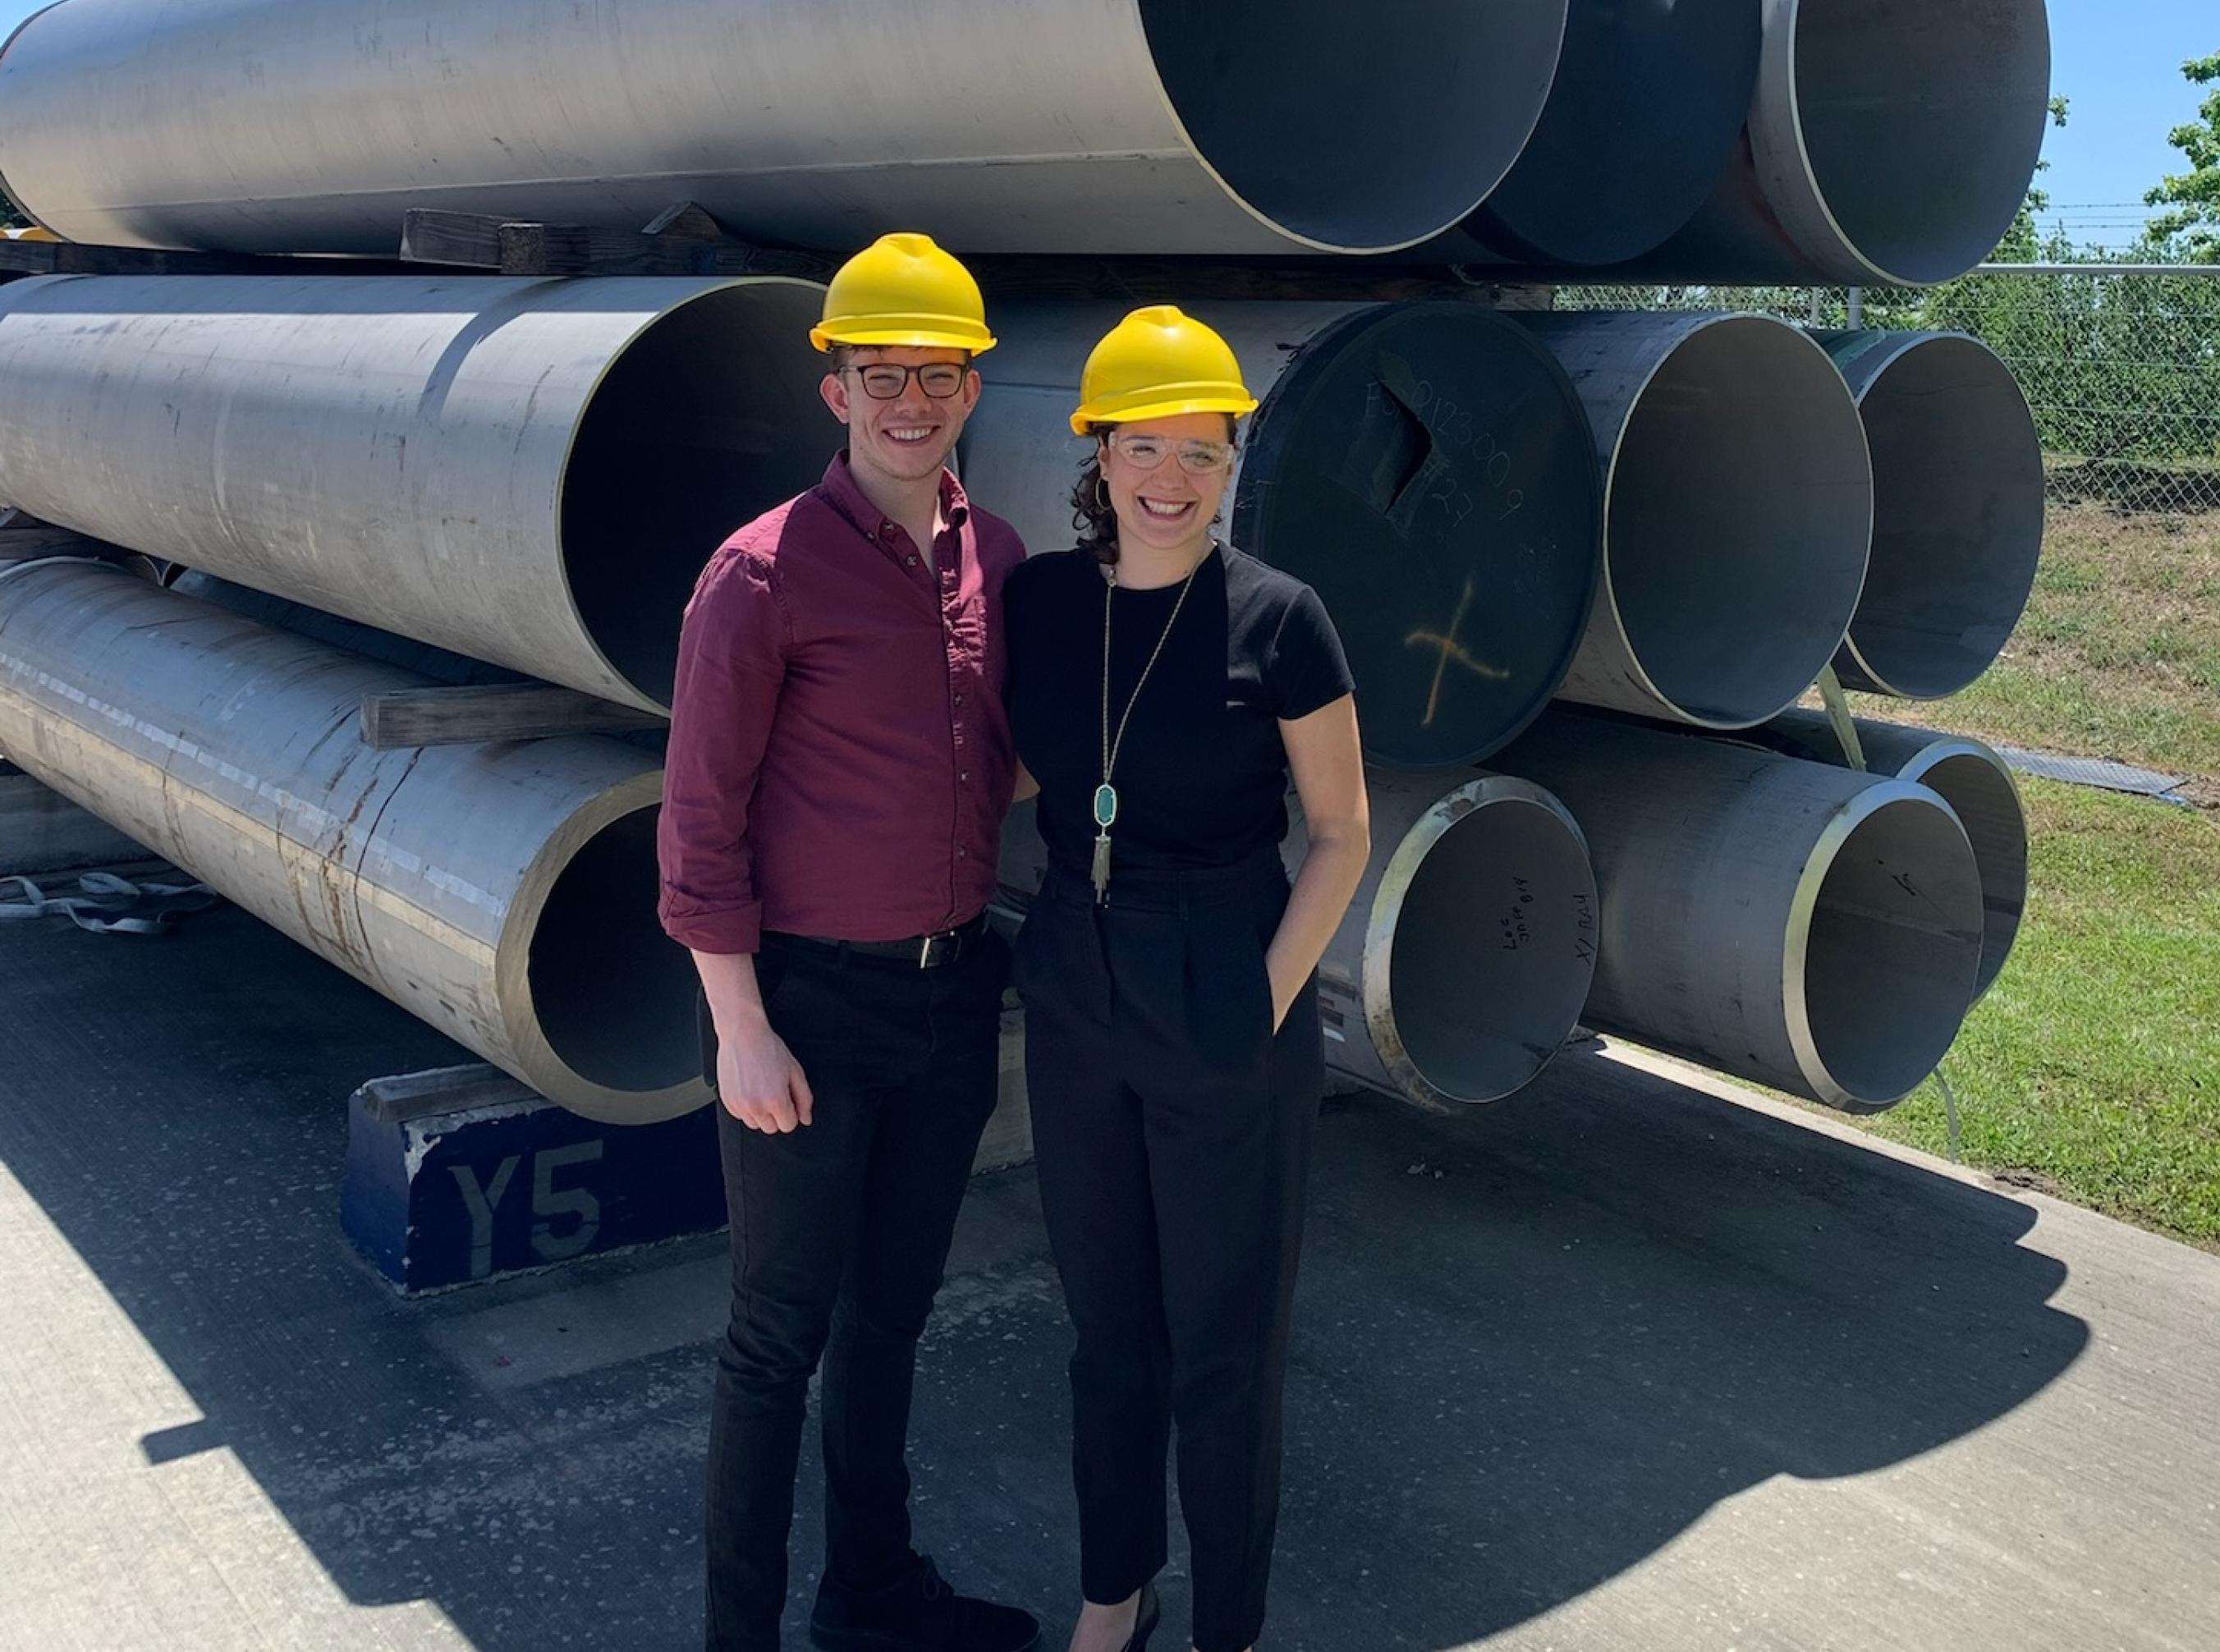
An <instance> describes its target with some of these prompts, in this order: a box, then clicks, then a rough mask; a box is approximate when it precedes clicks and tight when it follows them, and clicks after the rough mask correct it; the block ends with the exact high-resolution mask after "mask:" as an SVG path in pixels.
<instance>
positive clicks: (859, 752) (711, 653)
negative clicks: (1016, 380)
mask: <svg viewBox="0 0 2220 1652" xmlns="http://www.w3.org/2000/svg"><path fill="white" fill-rule="evenodd" d="M941 513H942V515H943V516H944V518H945V520H946V521H947V524H948V526H947V528H946V530H945V532H944V533H941V535H940V537H939V539H938V540H937V541H936V542H935V543H934V545H933V558H932V564H927V562H926V558H925V557H924V556H923V555H922V554H921V553H920V551H919V549H918V547H917V545H915V544H914V542H913V541H912V540H911V539H910V537H909V535H908V533H906V532H905V531H904V530H903V529H902V528H901V527H900V526H899V525H898V524H896V523H895V522H892V521H888V520H887V518H886V517H885V516H884V515H882V514H881V513H880V511H879V509H878V508H877V507H876V506H875V505H873V504H872V503H871V502H870V500H869V499H867V498H866V497H864V491H863V489H860V488H858V487H857V485H856V481H855V477H853V476H852V475H851V473H850V471H849V469H848V460H847V456H846V455H845V454H842V455H841V456H840V457H839V458H835V459H834V460H833V461H832V466H831V468H829V469H828V470H827V471H826V472H825V479H824V481H822V482H820V483H819V484H818V485H817V486H816V487H814V488H812V489H810V490H809V491H808V493H805V494H803V495H801V496H800V497H799V498H796V499H793V500H789V502H787V503H785V504H783V505H782V506H780V507H779V508H777V509H776V510H774V511H771V512H770V513H769V514H766V515H764V516H760V517H758V518H757V519H756V521H753V522H751V523H750V524H749V525H748V526H747V527H744V528H742V529H741V530H740V531H739V533H735V534H734V535H733V537H732V538H731V539H728V540H727V541H726V543H725V545H724V547H723V548H722V549H721V550H720V551H719V552H717V554H716V555H715V556H714V558H711V559H710V563H709V565H708V568H707V569H706V570H704V571H703V573H702V579H701V583H699V584H698V585H697V586H696V587H695V591H694V598H693V601H692V602H689V604H688V605H687V608H686V626H685V631H684V633H683V636H682V639H681V640H680V644H679V651H678V683H677V691H676V693H675V694H674V695H673V696H672V701H671V723H670V758H669V762H668V765H667V767H666V770H665V773H664V800H663V818H662V824H661V826H660V827H659V828H658V850H659V851H660V856H661V859H662V865H663V898H662V903H661V913H662V919H663V926H664V929H665V930H666V931H668V932H669V933H670V936H671V938H673V939H674V940H677V942H679V943H680V944H683V945H684V946H687V947H689V948H691V949H692V950H694V951H697V952H753V951H756V950H757V949H758V945H759V944H760V943H761V938H762V934H763V932H764V930H765V929H771V930H780V931H784V932H788V933H790V934H800V935H825V936H834V937H838V938H841V939H843V940H856V941H886V940H901V939H904V938H907V937H909V936H913V935H926V934H931V933H932V932H935V931H938V930H943V929H949V928H952V927H953V926H956V925H957V924H961V923H964V922H968V921H969V920H970V919H971V918H973V917H974V916H976V914H977V913H979V912H980V911H981V910H982V908H983V907H985V906H986V904H987V901H988V899H989V897H991V896H992V895H993V894H994V891H995V859H996V852H997V845H998V844H999V841H1000V837H1001V826H1002V817H1003V816H1004V815H1005V814H1007V813H1008V811H1009V807H1010V795H1011V792H1012V789H1013V776H1014V774H1015V770H1016V759H1015V758H1014V757H1013V756H1012V754H1011V746H1010V730H1009V723H1008V720H1007V716H1006V714H1005V713H1004V711H1003V708H1002V673H1003V652H1002V582H1003V580H1004V579H1005V578H1006V577H1007V576H1008V574H1009V571H1010V570H1011V569H1013V568H1014V567H1016V566H1017V565H1018V564H1020V562H1023V561H1024V560H1025V556H1026V551H1025V545H1023V543H1022V542H1020V539H1019V538H1018V535H1017V532H1016V530H1015V529H1013V528H1012V527H1010V525H1009V524H1008V523H1007V522H1005V521H1001V519H1000V518H999V517H995V516H991V515H989V514H988V513H987V512H985V511H982V510H980V509H978V508H976V507H975V506H973V505H971V504H970V502H968V501H967V500H966V499H965V498H964V496H963V489H961V488H960V487H958V486H957V482H956V479H955V477H951V476H945V475H944V476H943V477H942V479H941Z"/></svg>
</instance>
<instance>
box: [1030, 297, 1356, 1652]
mask: <svg viewBox="0 0 2220 1652" xmlns="http://www.w3.org/2000/svg"><path fill="white" fill-rule="evenodd" d="M1082 400H1083V402H1084V405H1083V406H1082V408H1080V409H1079V411H1078V413H1077V414H1076V415H1075V416H1074V418H1073V421H1072V424H1073V427H1074V429H1075V430H1077V431H1079V432H1081V433H1084V434H1092V435H1094V437H1095V438H1096V451H1095V455H1094V459H1093V460H1092V462H1090V463H1089V464H1088V466H1087V468H1086V470H1085V471H1084V473H1083V474H1082V479H1081V483H1080V486H1079V489H1078V492H1077V493H1076V496H1075V502H1076V506H1077V508H1078V512H1079V521H1081V523H1082V525H1083V527H1084V528H1085V535H1084V538H1083V539H1082V543H1081V545H1080V546H1079V547H1078V548H1077V549H1076V550H1073V551H1068V552H1058V553H1056V554H1052V555H1046V556H1039V557H1036V558H1033V559H1032V560H1031V561H1030V562H1028V563H1026V564H1024V565H1023V566H1022V567H1020V568H1019V569H1018V570H1015V571H1014V572H1013V574H1012V575H1011V577H1010V579H1009V583H1008V585H1007V588H1006V592H1005V596H1004V602H1005V605H1006V606H1005V618H1006V626H1007V636H1008V639H1009V642H1008V646H1009V659H1010V676H1009V683H1010V687H1009V694H1010V710H1011V724H1012V728H1013V732H1014V734H1015V737H1016V741H1017V746H1018V752H1019V756H1020V758H1021V760H1022V761H1023V763H1024V764H1025V772H1026V776H1028V778H1026V779H1023V780H1021V792H1022V791H1023V790H1029V789H1031V787H1032V785H1033V784H1034V783H1036V782H1037V783H1038V789H1039V796H1040V802H1039V823H1040V833H1041V837H1042V839H1043V841H1044V843H1045V846H1046V848H1047V851H1048V861H1049V870H1048V875H1047V878H1046V881H1045V884H1044V885H1043V887H1042V888H1041V891H1040V894H1039V895H1038V898H1037V899H1036V900H1035V901H1034V903H1033V906H1032V911H1031V913H1029V915H1028V916H1027V918H1026V926H1025V929H1024V932H1023V933H1022V934H1021V935H1020V938H1019V941H1018V949H1017V952H1018V956H1017V979H1018V985H1019V988H1020V992H1021V993H1022V994H1024V997H1025V1001H1026V1082H1027V1085H1028V1088H1029V1089H1030V1091H1031V1094H1032V1114H1033V1132H1034V1144H1035V1151H1036V1155H1037V1158H1038V1167H1039V1175H1040V1189H1041V1202H1042V1206H1043V1208H1044V1210H1045V1213H1046V1217H1047V1223H1048V1231H1049V1239H1050V1243H1051V1246H1052V1248H1053V1250H1054V1251H1055V1255H1056V1262H1057V1270H1058V1272H1059V1273H1060V1274H1061V1275H1062V1277H1063V1287H1064V1295H1065V1300H1066V1301H1067V1302H1068V1303H1069V1307H1070V1311H1071V1317H1072V1320H1073V1324H1074V1325H1075V1327H1076V1330H1077V1332H1078V1347H1077V1350H1076V1353H1075V1354H1074V1356H1073V1358H1072V1362H1071V1383H1072V1397H1073V1402H1074V1411H1075V1414H1076V1439H1075V1443H1074V1450H1073V1471H1074V1478H1075V1481H1076V1485H1077V1488H1078V1495H1079V1509H1080V1538H1081V1568H1080V1569H1081V1577H1080V1582H1081V1592H1082V1594H1083V1595H1084V1597H1085V1599H1086V1603H1087V1604H1086V1605H1085V1606H1084V1608H1083V1610H1082V1614H1081V1617H1080V1621H1079V1626H1078V1629H1077V1630H1076V1632H1075V1634H1074V1636H1073V1637H1072V1642H1071V1647H1072V1652H1119V1649H1125V1648H1135V1649H1138V1648H1139V1647H1142V1646H1144V1645H1145V1643H1146V1642H1147V1640H1148V1637H1149V1635H1150V1633H1151V1631H1152V1630H1154V1628H1155V1627H1156V1624H1157V1601H1156V1595H1155V1591H1154V1588H1153V1587H1151V1579H1153V1578H1154V1577H1155V1575H1156V1574H1157V1572H1158V1571H1159V1570H1161V1569H1162V1568H1163V1565H1164V1562H1165V1560H1166V1557H1167V1532H1166V1514H1165V1484H1164V1463H1165V1455H1166V1450H1167V1447H1168V1444H1169V1434H1170V1432H1171V1427H1172V1424H1173V1423H1174V1422H1176V1423H1177V1424H1178V1437H1179V1454H1178V1462H1179V1483H1180V1506H1181V1510H1182V1513H1183V1515H1184V1517H1185V1519H1186V1524H1187V1529H1188V1541H1189V1543H1190V1546H1191V1548H1192V1550H1193V1555H1194V1636H1193V1639H1194V1646H1195V1647H1196V1648H1197V1649H1199V1652H1246V1649H1248V1648H1250V1646H1252V1645H1253V1644H1254V1643H1255V1642H1256V1639H1257V1634H1258V1632H1259V1630H1261V1628H1262V1626H1263V1617H1264V1593H1265V1583H1266V1578H1267V1575H1268V1574H1269V1569H1270V1564H1271V1553H1272V1540H1273V1531H1274V1527H1275V1522H1276V1519H1277V1517H1278V1508H1279V1473H1280V1450H1281V1447H1280V1441H1281V1388H1282V1386H1283V1378H1284V1373H1285V1368H1286V1362H1287V1350H1288V1322H1289V1318H1290V1314H1291V1311H1292V1306H1293V1299H1294V1281H1295V1263H1296V1255H1297V1250H1298V1249H1299V1246H1300V1238H1301V1232H1302V1217H1303V1198H1304V1188H1305V1180H1306V1172H1307V1169H1308V1161H1309V1149H1310V1139H1311V1133H1312V1130H1313V1124H1314V1122H1315V1120H1316V1117H1317V1112H1318V1103H1319V1096H1320V1094H1321V1092H1322V1090H1323V1088H1324V1081H1325V1061H1324V1053H1323V1045H1322V1044H1321V1042H1320V1033H1319V1019H1318V1008H1317V1003H1316V983H1315V971H1316V969H1317V967H1318V962H1319V957H1320V955H1321V954H1322V953H1323V952H1324V951H1325V944H1326V942H1327V940H1328V939H1329V938H1331V935H1332V933H1333V932H1334V929H1335V927H1336V926H1338V924H1339V923H1340V921H1341V918H1342V914H1343V913H1344V910H1345V909H1346V908H1347V907H1348V904H1349V901H1350V896H1351V895H1353V894H1354V892H1355V890H1356V885H1357V882H1358V881H1359V879H1360V878H1361V877H1362V876H1363V870H1364V863H1365V860H1366V857H1367V855H1368V853H1369V847H1370V838H1369V827H1368V826H1367V816H1366V810H1365V792H1364V770H1363V757H1362V754H1361V751H1360V747H1359V743H1358V739H1357V726H1356V709H1355V702H1354V701H1353V699H1352V698H1351V684H1350V675H1349V667H1348V665H1347V664H1346V662H1345V661H1344V658H1343V655H1342V650H1341V644H1340V640H1339V639H1338V637H1337V636H1336V635H1335V634H1334V630H1333V627H1332V625H1331V622H1330V621H1329V620H1328V619H1327V618H1326V614H1325V608H1324V607H1323V605H1322V604H1321V603H1320V602H1319V599H1318V597H1317V596H1316V595H1315V594H1313V592H1312V591H1311V589H1309V588H1308V587H1307V586H1306V585H1304V584H1303V583H1300V581H1298V580H1295V579H1293V578H1290V577H1288V575H1286V574H1283V573H1281V572H1280V571H1278V570H1275V569H1273V568H1270V567H1269V566H1267V565H1266V564H1263V563H1261V562H1258V561H1257V560H1256V559H1255V558H1252V557H1250V556H1247V555H1245V554H1244V553H1243V552H1239V551H1237V550H1234V549H1232V547H1230V546H1226V545H1219V544H1218V543H1216V542H1215V541H1214V540H1213V537H1212V527H1213V521H1214V520H1215V518H1216V516H1217V514H1218V511H1219V505H1220V503H1221V502H1222V501H1223V499H1224V497H1225V489H1226V484H1227V481H1228V477H1229V473H1230V471H1231V468H1232V458H1233V452H1234V448H1233V438H1234V436H1235V433H1236V428H1237V423H1236V421H1237V420H1238V418H1239V417H1240V416H1241V415H1244V414H1246V413H1248V412H1250V411H1252V410H1253V409H1254V408H1255V407H1256V406H1257V402H1256V401H1255V399H1254V398H1253V397H1251V396H1250V395H1249V393H1248V391H1247V390H1245V389H1244V387H1243V385H1242V383H1241V373H1240V367H1239V365H1238V363H1237V362H1236V361H1235V359H1234V357H1233V352H1232V350H1231V349H1229V348H1228V347H1227V346H1226V345H1225V341H1224V340H1222V339H1220V338H1219V336H1218V335H1217V334H1215V333H1213V332H1212V331H1211V330H1210V329H1209V328H1207V327H1204V326H1202V325H1201V324H1200V323H1199V322H1197V321H1193V320H1191V319H1190V318H1188V317H1187V316H1185V315H1182V314H1181V313H1180V312H1179V311H1178V310H1177V309H1173V308H1171V307H1169V306H1159V307H1157V308H1154V309H1144V310H1140V311H1137V312H1136V313H1135V314H1134V315H1131V316H1129V317H1127V318H1126V321H1124V322H1122V323H1121V324H1120V325H1119V327H1118V328H1117V329H1116V330H1115V331H1113V333H1112V334H1110V335H1109V336H1108V337H1107V338H1106V339H1104V340H1102V342H1101V344H1100V345H1098V346H1096V348H1095V351H1094V354H1093V356H1091V357H1090V358H1089V359H1088V366H1087V373H1086V377H1085V380H1084V388H1083V390H1082ZM1291 772H1292V774H1293V776H1294V783H1295V787H1296V790H1297V792H1298V794H1299V795H1300V799H1301V801H1302V805H1303V809H1304V814H1305V816H1306V823H1307V826H1308V829H1309V833H1310V839H1311V849H1310V853H1309V855H1308V857H1306V860H1305V862H1304V863H1303V867H1302V870H1301V872H1300V876H1298V878H1297V879H1296V881H1295V883H1294V888H1293V891H1292V893H1291V892H1290V889H1289V887H1288V876H1287V873H1286V870H1284V868H1283V866H1282V863H1281V857H1280V842H1281V838H1284V837H1285V836H1286V835H1287V831H1288V816H1287V810H1286V807H1285V798H1286V795H1287V786H1288V776H1289V775H1290V773H1291Z"/></svg>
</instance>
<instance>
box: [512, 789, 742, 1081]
mask: <svg viewBox="0 0 2220 1652" xmlns="http://www.w3.org/2000/svg"><path fill="white" fill-rule="evenodd" d="M658 813H659V811H658V808H657V807H654V806H652V805H651V806H650V807H646V808H641V809H635V810H633V813H631V814H627V815H625V816H624V817H623V818H622V819H620V820H615V821H613V822H611V823H610V824H609V825H608V826H604V827H602V830H601V831H600V832H596V834H595V835H594V836H593V838H590V839H589V841H588V842H587V843H586V845H585V846H584V847H583V848H582V849H580V850H579V851H578V852H577V854H575V855H573V856H572V857H571V860H570V863H569V864H567V865H566V866H564V868H563V870H562V871H561V873H560V874H559V875H558V876H557V877H556V879H555V883H554V887H553V888H551V889H550V890H549V891H548V894H547V901H546V906H545V907H542V908H541V910H540V913H539V924H538V926H536V927H535V928H534V930H533V935H532V945H531V951H530V954H529V957H528V961H527V979H528V981H529V982H530V985H531V992H532V1006H533V1013H535V1014H536V1015H537V1016H538V1017H539V1027H540V1031H541V1032H543V1033H544V1034H546V1038H547V1043H548V1046H549V1048H551V1049H552V1050H553V1051H554V1052H555V1058H556V1059H557V1060H558V1061H559V1062H561V1063H563V1064H564V1066H565V1067H568V1068H569V1069H571V1071H572V1072H574V1073H576V1074H577V1075H578V1076H579V1077H580V1078H583V1079H584V1080H585V1081H586V1082H589V1083H590V1084H597V1085H600V1086H601V1087H602V1088H605V1089H611V1090H620V1091H634V1092H639V1093H642V1094H647V1093H652V1092H655V1091H658V1090H664V1089H668V1088H670V1087H672V1086H673V1085H677V1084H683V1083H685V1082H688V1081H689V1080H691V1079H698V1078H699V1077H700V1075H701V1071H702V1047H701V1039H700V1035H699V1032H697V1030H696V1027H695V1019H694V999H695V978H694V967H693V963H692V962H691V960H689V958H688V957H687V956H686V953H685V951H683V949H682V948H680V947H678V946H677V945H676V944H673V943H672V941H671V940H670V937H668V936H666V935H665V934H664V932H663V928H662V926H661V925H660V924H659V923H658V921H657V920H656V915H655V903H656V888H657V875H656V859H655V821H656V816H657V814H658Z"/></svg>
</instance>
